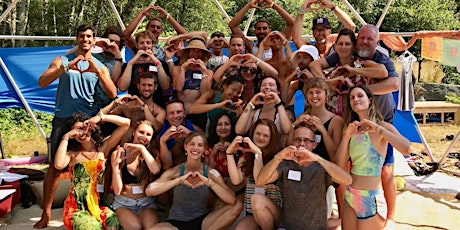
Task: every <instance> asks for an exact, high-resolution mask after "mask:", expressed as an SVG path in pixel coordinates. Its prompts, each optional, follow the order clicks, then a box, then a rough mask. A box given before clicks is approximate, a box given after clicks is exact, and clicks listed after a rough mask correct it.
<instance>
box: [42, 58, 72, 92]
mask: <svg viewBox="0 0 460 230" xmlns="http://www.w3.org/2000/svg"><path fill="white" fill-rule="evenodd" d="M67 71H68V67H64V66H63V65H62V59H61V57H57V58H55V59H53V61H52V62H51V64H50V66H49V67H48V69H46V70H45V72H43V73H42V75H41V76H40V78H39V79H38V86H40V88H45V87H47V86H48V85H50V84H51V83H53V82H54V81H55V80H56V79H58V78H59V77H60V76H61V75H62V74H64V73H65V72H67Z"/></svg>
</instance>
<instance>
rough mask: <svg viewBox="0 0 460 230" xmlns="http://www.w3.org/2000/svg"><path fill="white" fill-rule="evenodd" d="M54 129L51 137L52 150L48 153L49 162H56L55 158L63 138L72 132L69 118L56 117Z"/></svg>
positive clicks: (53, 122) (54, 118)
mask: <svg viewBox="0 0 460 230" xmlns="http://www.w3.org/2000/svg"><path fill="white" fill-rule="evenodd" d="M52 125H53V129H52V130H51V135H50V140H49V141H50V147H49V148H50V149H49V152H48V162H50V163H52V162H54V157H55V156H56V151H57V149H58V147H59V144H61V140H62V137H63V136H64V134H66V133H67V132H68V131H70V125H69V123H68V118H59V117H56V116H54V117H53V121H52Z"/></svg>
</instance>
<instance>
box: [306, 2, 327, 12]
mask: <svg viewBox="0 0 460 230" xmlns="http://www.w3.org/2000/svg"><path fill="white" fill-rule="evenodd" d="M302 8H303V9H304V10H305V11H307V12H312V11H316V10H322V9H327V7H326V6H325V5H323V4H322V3H321V1H320V0H308V1H306V2H305V3H304V4H303V5H302Z"/></svg>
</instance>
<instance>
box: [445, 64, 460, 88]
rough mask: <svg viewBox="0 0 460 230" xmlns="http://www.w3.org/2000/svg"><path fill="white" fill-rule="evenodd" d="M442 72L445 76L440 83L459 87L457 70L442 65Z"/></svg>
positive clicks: (459, 76) (459, 81)
mask: <svg viewBox="0 0 460 230" xmlns="http://www.w3.org/2000/svg"><path fill="white" fill-rule="evenodd" d="M442 70H443V72H444V73H445V74H446V75H445V76H444V78H443V79H442V81H441V82H442V83H445V84H452V85H460V73H459V72H458V71H457V68H455V67H453V66H446V65H443V66H442Z"/></svg>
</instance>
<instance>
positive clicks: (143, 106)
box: [141, 103, 145, 111]
mask: <svg viewBox="0 0 460 230" xmlns="http://www.w3.org/2000/svg"><path fill="white" fill-rule="evenodd" d="M144 109H145V103H144V104H142V105H141V111H144Z"/></svg>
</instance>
